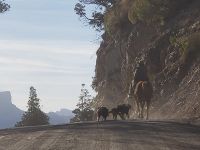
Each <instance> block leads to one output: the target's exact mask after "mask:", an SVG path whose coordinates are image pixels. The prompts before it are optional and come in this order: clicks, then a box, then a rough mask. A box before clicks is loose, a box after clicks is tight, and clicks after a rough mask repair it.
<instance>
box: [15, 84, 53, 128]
mask: <svg viewBox="0 0 200 150" xmlns="http://www.w3.org/2000/svg"><path fill="white" fill-rule="evenodd" d="M46 124H49V117H48V116H47V115H46V114H45V113H44V112H42V110H41V109H40V99H39V98H37V93H36V89H35V88H34V87H30V95H29V101H28V110H27V111H26V112H25V113H24V114H23V115H22V118H21V121H20V122H17V123H16V125H15V126H16V127H19V126H36V125H46Z"/></svg>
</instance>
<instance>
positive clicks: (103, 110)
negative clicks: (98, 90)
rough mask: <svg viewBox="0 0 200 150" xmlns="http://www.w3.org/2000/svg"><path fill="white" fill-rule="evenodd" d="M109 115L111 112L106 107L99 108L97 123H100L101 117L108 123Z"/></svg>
mask: <svg viewBox="0 0 200 150" xmlns="http://www.w3.org/2000/svg"><path fill="white" fill-rule="evenodd" d="M108 115H109V110H108V109H107V108H106V107H99V108H98V109H97V121H98V122H99V119H100V117H101V116H102V117H103V120H104V121H106V118H107V117H108Z"/></svg>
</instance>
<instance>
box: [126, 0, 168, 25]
mask: <svg viewBox="0 0 200 150" xmlns="http://www.w3.org/2000/svg"><path fill="white" fill-rule="evenodd" d="M168 10H169V0H134V1H133V2H132V4H131V6H130V9H129V12H128V18H129V20H130V21H131V22H132V23H133V24H135V23H136V22H138V21H142V22H145V23H147V24H150V23H158V24H160V25H163V24H164V18H165V17H166V15H167V14H168Z"/></svg>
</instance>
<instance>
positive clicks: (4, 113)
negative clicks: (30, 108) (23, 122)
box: [0, 91, 23, 128]
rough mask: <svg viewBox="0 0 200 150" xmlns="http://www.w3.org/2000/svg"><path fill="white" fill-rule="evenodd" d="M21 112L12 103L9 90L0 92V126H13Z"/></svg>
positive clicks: (18, 119) (19, 117)
mask: <svg viewBox="0 0 200 150" xmlns="http://www.w3.org/2000/svg"><path fill="white" fill-rule="evenodd" d="M22 114H23V111H22V110H20V109H19V108H17V107H16V106H15V105H14V104H12V101H11V94H10V92H9V91H5V92H0V128H10V127H14V125H15V124H16V122H18V121H20V119H21V116H22Z"/></svg>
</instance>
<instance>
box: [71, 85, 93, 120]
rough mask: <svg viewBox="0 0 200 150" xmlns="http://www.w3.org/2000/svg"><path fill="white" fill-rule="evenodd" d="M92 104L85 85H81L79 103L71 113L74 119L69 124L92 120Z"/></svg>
mask: <svg viewBox="0 0 200 150" xmlns="http://www.w3.org/2000/svg"><path fill="white" fill-rule="evenodd" d="M92 104H93V99H92V98H91V95H90V94H89V92H88V90H87V89H86V88H85V84H82V88H81V94H80V96H79V102H78V104H77V105H76V106H77V108H76V109H75V110H73V111H72V112H73V113H74V114H75V117H74V118H72V119H71V121H70V122H79V121H91V120H93V115H94V110H93V109H92Z"/></svg>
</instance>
